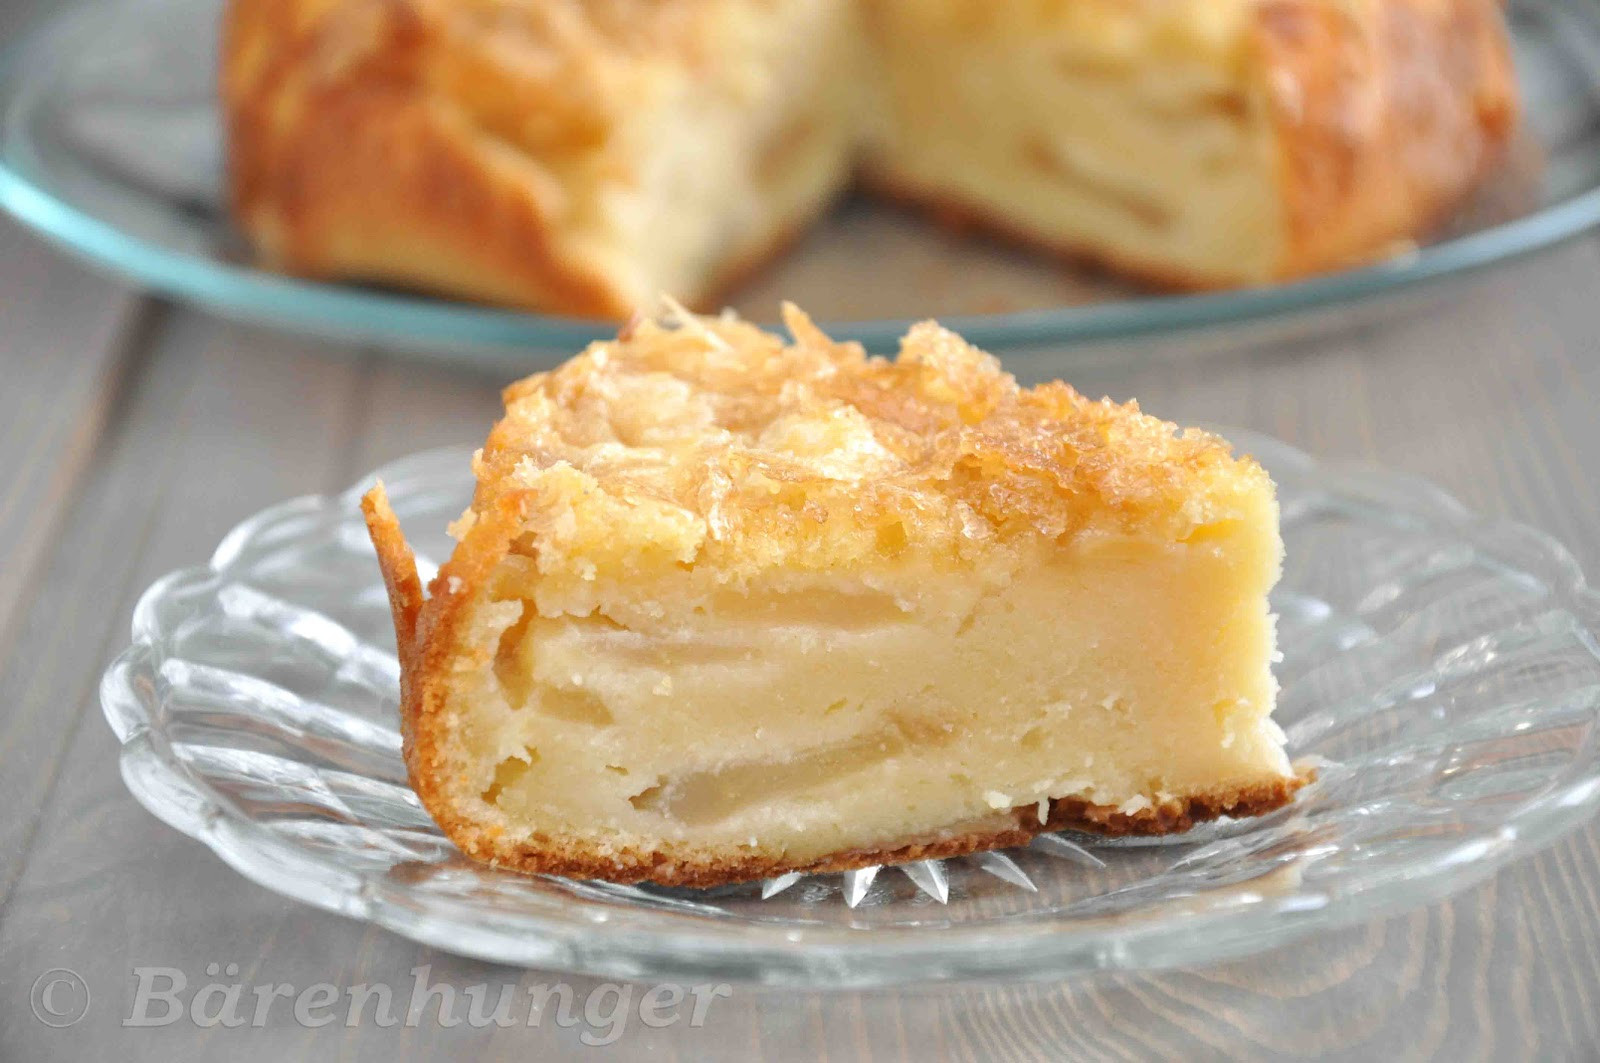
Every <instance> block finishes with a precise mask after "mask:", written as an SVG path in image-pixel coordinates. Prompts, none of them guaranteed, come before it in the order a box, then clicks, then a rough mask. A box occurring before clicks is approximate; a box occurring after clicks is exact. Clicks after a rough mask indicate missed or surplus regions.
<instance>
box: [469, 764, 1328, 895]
mask: <svg viewBox="0 0 1600 1063" xmlns="http://www.w3.org/2000/svg"><path fill="white" fill-rule="evenodd" d="M1309 779H1310V776H1309V775H1307V776H1302V777H1300V778H1297V779H1292V780H1287V781H1284V782H1282V783H1274V784H1270V785H1264V786H1260V787H1257V788H1256V789H1253V790H1249V791H1245V792H1240V793H1232V794H1225V795H1223V794H1202V795H1199V796H1196V797H1191V798H1188V799H1187V800H1185V801H1179V802H1174V803H1172V804H1169V805H1165V806H1162V807H1159V808H1150V809H1146V810H1144V811H1142V812H1136V813H1133V814H1131V815H1130V814H1128V813H1126V812H1121V811H1119V810H1118V809H1116V808H1114V807H1111V806H1108V805H1094V804H1090V803H1089V802H1087V801H1083V800H1081V799H1079V798H1075V797H1068V798H1063V799H1061V800H1054V801H1051V802H1050V815H1049V818H1048V819H1047V820H1046V821H1045V822H1043V823H1041V822H1040V821H1039V814H1038V812H1037V811H1036V808H1037V806H1035V805H1028V806H1027V807H1025V808H1016V809H1012V810H1011V812H1010V815H1011V817H1012V819H1013V822H1012V824H1011V825H1010V826H1007V827H1004V828H1000V829H997V830H993V831H988V832H976V833H972V834H964V835H960V836H958V837H952V838H937V839H931V840H928V841H924V842H917V843H915V844H912V845H902V846H900V847H898V848H895V849H879V850H872V851H865V850H854V851H851V852H846V853H837V854H835V855H832V856H829V857H827V858H825V859H823V860H817V861H814V862H812V863H809V864H793V863H789V862H787V861H784V860H776V859H772V858H769V857H764V856H752V857H750V858H749V859H747V860H739V861H730V860H715V859H712V860H705V861H702V862H690V861H684V860H670V859H667V858H665V857H663V856H661V855H660V854H659V853H648V852H644V853H635V852H628V853H621V854H618V855H617V856H616V857H615V858H614V859H610V860H600V859H596V858H595V857H594V856H593V855H592V854H587V853H563V854H553V853H539V854H532V853H529V852H528V851H527V850H526V849H524V848H521V847H516V846H505V847H502V846H499V845H497V844H496V843H495V840H494V839H493V838H489V837H480V838H479V840H480V841H481V844H479V845H473V846H472V847H471V848H470V849H469V850H468V852H467V855H469V856H471V857H473V858H474V859H478V860H484V861H487V862H488V863H491V864H494V865H495V866H496V867H504V868H508V869H510V870H514V871H520V872H523V873H524V874H536V875H562V876H566V877H570V878H598V879H604V880H606V881H607V882H655V883H658V884H660V885H663V886H688V887H691V888H695V889H704V888H709V887H712V886H722V885H727V884H728V883H730V882H748V881H751V880H754V879H764V878H772V877H774V876H776V875H781V874H785V873H787V872H790V871H800V872H830V871H854V870H856V869H857V868H863V867H875V866H877V865H879V864H901V863H907V862H910V861H913V860H932V859H942V858H944V857H950V856H965V855H966V854H968V853H976V852H981V851H984V850H988V849H1009V848H1012V847H1014V846H1019V845H1025V844H1026V843H1027V842H1028V841H1029V839H1031V838H1033V837H1034V836H1035V835H1038V834H1045V833H1050V832H1053V831H1062V830H1079V831H1086V832H1089V833H1092V834H1104V835H1106V836H1108V837H1123V836H1127V835H1146V836H1149V835H1160V834H1174V833H1179V832H1182V831H1186V830H1188V829H1189V828H1190V827H1192V826H1194V825H1195V824H1196V823H1203V822H1206V821H1208V820H1213V819H1219V818H1221V817H1223V816H1238V817H1245V816H1259V815H1261V814H1262V813H1265V812H1271V811H1272V810H1273V809H1275V808H1280V807H1282V806H1283V805H1286V804H1288V803H1289V801H1290V800H1291V799H1293V797H1294V795H1295V792H1296V791H1297V790H1299V789H1300V787H1301V786H1303V785H1305V783H1306V782H1308V781H1309ZM473 830H475V828H473V827H471V826H470V825H468V824H460V825H458V826H457V828H456V830H454V831H450V832H449V833H450V834H451V835H452V837H454V838H455V839H456V841H457V843H458V844H460V843H461V840H462V837H463V835H465V834H467V833H468V832H471V831H473Z"/></svg>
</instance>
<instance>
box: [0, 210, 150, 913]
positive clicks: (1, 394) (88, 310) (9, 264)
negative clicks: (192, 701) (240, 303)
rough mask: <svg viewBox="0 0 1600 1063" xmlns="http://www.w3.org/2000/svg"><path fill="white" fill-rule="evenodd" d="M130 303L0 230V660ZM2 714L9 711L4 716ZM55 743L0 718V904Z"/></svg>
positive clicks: (134, 324) (10, 717)
mask: <svg viewBox="0 0 1600 1063" xmlns="http://www.w3.org/2000/svg"><path fill="white" fill-rule="evenodd" d="M141 306H142V304H141V303H140V302H139V301H138V300H137V299H136V298H135V297H134V296H133V295H132V294H131V293H129V292H128V291H127V289H126V288H125V287H123V286H122V285H120V284H117V283H114V282H112V281H109V280H106V279H104V278H100V277H96V276H93V275H91V274H89V273H87V272H85V271H84V270H83V269H82V268H81V267H80V266H78V265H76V264H75V263H72V262H69V261H67V260H66V259H65V258H64V257H63V256H62V255H60V254H59V253H58V252H56V251H54V250H51V249H50V248H47V247H45V246H44V245H43V244H42V243H40V242H39V241H38V240H37V239H36V238H34V237H32V236H30V235H27V234H25V233H24V232H23V231H22V230H21V229H20V228H19V227H18V226H17V225H16V224H14V223H12V222H10V221H8V220H0V321H3V322H4V327H3V328H0V461H3V463H4V469H5V472H4V475H3V476H0V653H4V652H5V651H6V650H7V649H9V648H10V647H11V646H12V645H13V643H14V642H15V640H16V638H17V637H18V633H19V629H20V628H21V627H22V626H23V625H24V624H25V623H26V622H27V620H28V619H29V617H30V612H29V610H28V609H27V607H26V603H27V602H28V600H29V599H30V597H31V595H32V593H33V592H34V583H35V581H36V580H37V578H38V574H39V569H40V567H41V564H42V562H43V559H44V556H45V554H46V551H47V548H48V547H49V546H50V544H51V542H52V541H53V538H54V536H55V535H56V534H57V533H58V531H59V529H60V526H61V524H62V521H63V519H64V515H65V513H66V511H67V509H68V506H69V504H70V502H71V500H72V498H73V492H74V491H75V490H76V489H77V488H78V486H79V485H80V483H81V481H82V479H83V478H84V476H85V474H86V472H87V470H88V465H89V462H90V459H91V455H92V454H93V452H94V446H95V443H96V440H97V439H98V438H99V437H100V434H101V432H102V431H103V429H104V427H105V424H106V421H107V418H108V417H109V416H110V413H111V411H112V409H113V406H114V404H115V402H116V400H117V396H118V395H119V394H120V391H121V384H122V382H123V380H124V377H125V370H127V369H128V364H129V359H128V358H127V357H125V355H127V353H128V352H129V349H130V344H131V343H133V342H136V339H137V335H138V333H139V324H140V322H141V320H142V317H141V309H140V308H141ZM7 707H8V708H10V706H7ZM64 748H65V734H64V733H63V732H62V731H61V730H60V729H59V728H58V726H57V721H56V720H54V719H52V718H51V716H50V715H49V714H43V715H41V714H28V713H23V712H17V711H7V712H0V755H3V756H4V759H5V762H6V764H7V770H6V771H4V772H0V807H5V808H7V809H12V810H15V811H14V814H13V815H11V816H9V817H7V819H6V823H5V825H4V826H0V845H3V846H4V849H3V850H0V851H5V852H7V853H8V854H12V855H11V856H10V857H9V858H8V859H6V860H3V861H0V898H3V897H4V895H5V893H6V891H7V890H8V889H9V886H10V883H11V881H12V879H13V878H14V876H15V875H16V874H17V873H19V872H20V870H21V867H22V863H23V861H22V859H21V858H20V855H18V854H19V849H18V848H17V847H16V844H15V843H17V842H19V841H20V840H21V839H22V838H24V837H25V836H26V834H27V832H28V830H29V829H31V824H32V823H33V822H34V821H35V819H36V815H37V812H38V809H39V806H40V803H41V801H42V799H43V796H44V793H45V788H46V787H47V786H48V783H49V779H50V774H51V766H52V765H53V764H55V763H57V761H58V759H59V754H60V752H61V750H62V749H64Z"/></svg>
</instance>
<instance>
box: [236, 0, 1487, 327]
mask: <svg viewBox="0 0 1600 1063" xmlns="http://www.w3.org/2000/svg"><path fill="white" fill-rule="evenodd" d="M491 9H492V10H493V14H492V15H491V13H490V12H491ZM1250 9H1251V16H1250V25H1251V29H1250V31H1249V34H1250V49H1251V51H1252V52H1253V55H1254V57H1255V59H1254V62H1255V65H1256V66H1257V68H1258V70H1259V71H1260V74H1259V77H1260V78H1261V79H1263V80H1264V81H1265V82H1266V84H1268V86H1269V87H1270V88H1271V90H1272V91H1271V93H1270V95H1271V99H1270V105H1269V106H1270V113H1271V121H1272V123H1273V126H1274V130H1275V141H1276V143H1277V145H1278V148H1277V150H1278V152H1279V156H1280V160H1281V161H1280V168H1281V174H1280V179H1279V187H1280V199H1281V204H1282V209H1283V210H1284V211H1285V212H1286V219H1287V241H1286V244H1285V246H1284V249H1283V253H1282V255H1281V256H1280V258H1279V261H1278V264H1277V267H1276V268H1275V269H1274V270H1273V275H1274V276H1275V277H1278V278H1285V279H1287V278H1293V277H1300V276H1305V275H1308V274H1312V273H1317V272H1321V271H1325V270H1328V269H1334V268H1338V267H1341V266H1345V265H1350V264H1353V263H1357V262H1361V261H1368V260H1371V259H1374V258H1377V257H1381V256H1382V255H1383V254H1385V253H1386V252H1388V251H1389V250H1391V249H1393V248H1394V247H1395V246H1396V245H1397V243H1398V242H1399V241H1403V240H1406V239H1414V238H1417V237H1419V236H1420V235H1422V234H1424V233H1425V232H1427V231H1428V230H1429V229H1431V228H1432V227H1433V226H1434V225H1435V224H1436V223H1437V222H1439V221H1440V220H1441V219H1442V218H1443V217H1444V216H1445V214H1446V213H1447V212H1448V211H1449V210H1450V209H1451V208H1452V207H1453V206H1454V205H1455V204H1457V203H1458V202H1459V201H1460V200H1461V199H1462V197H1463V196H1464V195H1466V194H1467V192H1469V191H1470V189H1471V188H1472V187H1473V186H1474V185H1475V184H1476V183H1477V181H1478V180H1479V178H1480V177H1481V175H1482V174H1483V173H1484V171H1485V170H1486V169H1487V168H1488V167H1489V166H1491V165H1492V163H1493V162H1494V160H1495V159H1496V157H1497V156H1498V155H1499V154H1500V152H1501V151H1502V149H1503V147H1504V145H1505V143H1506V142H1507V140H1508V138H1509V133H1510V130H1511V127H1512V125H1513V124H1514V122H1515V112H1516V95H1515V91H1516V90H1515V82H1514V77H1513V71H1512V68H1511V62H1510V56H1509V51H1508V42H1507V37H1506V33H1505V29H1504V26H1503V22H1502V18H1501V14H1500V10H1499V6H1498V2H1497V0H1384V2H1381V3H1380V2H1376V0H1350V2H1347V3H1331V2H1326V0H1256V2H1254V3H1251V4H1250ZM709 11H710V6H709V5H697V4H686V3H682V2H677V3H661V2H655V3H641V2H639V0H603V2H598V3H579V2H578V0H559V2H555V3H540V2H534V0H522V2H518V3H512V4H502V5H500V6H499V7H494V6H493V5H488V4H486V3H484V2H482V0H449V2H446V0H331V2H330V0H315V2H314V0H232V3H231V4H230V7H229V15H228V20H227V23H226V31H225V35H224V49H223V64H222V68H223V82H222V84H223V93H222V95H223V102H224V111H225V120H226V126H227V132H228V142H229V180H230V189H231V197H232V201H233V208H234V213H235V216H236V218H237V220H238V223H239V225H240V227H241V229H243V231H244V232H245V233H246V235H247V236H248V237H249V238H250V240H251V241H252V243H253V244H254V245H255V246H256V248H257V249H258V251H259V253H260V254H261V256H262V257H263V259H264V260H266V261H267V262H268V263H269V264H271V265H273V266H275V267H277V268H281V269H284V270H286V271H288V272H293V273H300V274H305V275H309V276H316V277H323V278H352V279H359V280H370V281H378V282H383V283H390V284H396V285H401V286H406V287H413V288H418V289H421V290H426V291H435V292H440V293H443V294H448V295H453V296H457V297H461V298H467V299H473V300H481V301H486V302H491V303H498V304H504V305H508V306H516V307H522V308H527V309H538V310H546V311H556V312H560V313H566V314H572V315H578V316H584V317H596V318H610V319H620V318H624V317H626V316H627V315H628V314H629V313H630V312H632V311H633V310H634V309H635V307H634V305H633V303H634V297H633V295H631V294H630V293H628V292H625V291H623V290H621V289H620V288H619V286H618V284H617V283H616V282H615V281H614V280H613V279H611V278H609V277H608V276H607V273H606V271H605V270H604V269H603V268H602V267H601V266H599V265H598V264H596V263H595V262H594V261H591V260H588V259H586V258H585V257H583V256H582V255H580V254H578V253H576V252H575V251H570V250H567V249H566V245H565V244H564V243H563V241H562V236H563V233H564V231H565V228H566V226H567V224H568V223H567V222H566V221H565V220H564V217H563V213H562V209H563V204H564V195H563V191H562V188H561V185H560V182H559V181H558V180H557V178H556V177H555V176H554V171H555V168H558V167H571V166H572V165H573V164H574V160H575V159H578V158H582V157H585V152H587V151H589V150H590V149H591V148H592V147H593V146H594V145H595V144H597V143H599V142H601V141H603V140H604V139H605V138H606V136H607V135H608V132H609V131H610V130H611V129H612V127H613V125H614V124H615V123H616V122H617V121H618V113H619V111H618V109H619V108H623V107H626V106H627V103H628V100H629V99H630V96H631V93H630V91H629V90H628V89H627V88H626V84H627V82H626V79H625V77H624V75H623V74H622V73H619V71H622V70H625V69H626V67H627V64H628V63H629V62H631V61H634V60H636V59H637V58H638V57H639V56H641V55H644V54H647V53H649V52H651V51H652V50H653V51H654V52H656V53H658V54H659V53H667V54H670V55H672V56H673V57H674V58H675V60H676V61H681V62H686V63H695V62H704V61H706V59H707V57H706V56H704V55H700V54H698V52H699V51H703V50H704V47H705V40H706V39H707V35H706V34H705V33H704V32H703V29H704V27H703V26H702V25H700V23H701V22H702V21H703V20H704V19H705V18H706V17H708V16H707V14H706V13H707V12H709ZM510 54H521V55H523V56H524V57H526V56H528V55H532V56H535V57H537V59H538V61H537V62H508V61H505V56H506V55H510ZM529 115H536V116H537V117H538V120H537V121H528V120H527V117H528V116H529ZM878 183H880V184H881V183H883V182H881V181H880V182H878ZM891 191H892V193H893V194H895V195H896V196H898V197H899V198H904V199H912V200H917V201H921V202H931V203H933V204H934V205H935V207H936V209H935V211H934V213H935V214H937V215H940V216H943V217H960V218H963V219H965V220H967V221H969V222H970V221H975V222H977V223H979V224H981V225H982V226H983V227H984V228H986V229H990V230H993V231H995V232H998V233H1000V234H1002V235H1005V236H1008V237H1012V238H1017V239H1019V240H1020V242H1023V243H1027V244H1030V245H1036V246H1037V245H1041V244H1044V245H1047V246H1048V247H1049V249H1050V250H1052V251H1055V252H1057V253H1061V254H1064V255H1067V256H1069V257H1072V258H1086V259H1090V260H1093V261H1096V262H1099V263H1102V264H1105V265H1107V266H1110V267H1111V268H1113V269H1115V270H1118V271H1121V272H1126V273H1129V274H1131V275H1133V276H1135V277H1138V278H1140V279H1142V280H1144V281H1147V282H1150V283H1153V284H1156V285H1160V286H1163V287H1174V288H1180V289H1202V288H1213V287H1219V286H1228V285H1230V284H1231V283H1232V280H1231V279H1230V278H1224V277H1218V276H1207V275H1202V274H1199V273H1197V272H1196V271H1194V270H1192V269H1184V268H1182V267H1179V266H1176V265H1175V264H1172V263H1167V262H1162V261H1150V260H1146V259H1144V258H1141V257H1139V256H1135V255H1132V254H1129V253H1128V252H1126V251H1125V250H1118V249H1112V248H1101V249H1089V248H1084V247H1079V246H1076V245H1072V244H1070V243H1067V244H1063V243H1062V242H1059V241H1047V240H1040V239H1039V237H1038V235H1037V234H1035V233H1032V232H1030V231H1028V230H1027V228H1026V227H1023V226H1019V225H1017V224H1016V223H1015V222H1014V221H1010V220H1008V219H1004V218H998V217H994V216H992V215H990V214H988V213H986V212H982V211H979V210H975V209H972V208H971V207H969V206H965V205H963V204H961V203H960V202H957V201H955V200H954V199H953V198H952V197H950V196H948V195H946V194H944V193H941V192H940V191H939V190H937V189H918V188H910V187H907V186H905V185H904V184H903V183H902V184H899V185H896V186H894V187H892V188H891ZM780 242H781V241H773V243H774V244H778V243H780ZM740 256H741V261H740V262H737V263H729V264H725V265H724V267H723V268H722V269H721V270H718V271H716V273H717V275H716V276H714V277H711V278H709V279H708V281H707V284H706V290H705V291H701V292H684V293H681V294H683V295H685V297H687V298H688V299H689V300H690V301H691V302H693V303H696V304H699V305H705V304H707V303H709V302H712V301H713V299H712V296H713V295H714V294H715V293H716V292H718V291H721V290H723V289H724V288H725V287H726V286H727V284H728V283H730V278H731V277H736V276H737V275H738V274H739V273H741V272H743V271H744V270H743V267H744V266H746V265H748V264H750V263H756V262H759V261H760V260H761V259H762V258H763V257H765V256H763V255H761V254H756V253H752V252H750V251H748V250H745V251H742V252H741V253H740Z"/></svg>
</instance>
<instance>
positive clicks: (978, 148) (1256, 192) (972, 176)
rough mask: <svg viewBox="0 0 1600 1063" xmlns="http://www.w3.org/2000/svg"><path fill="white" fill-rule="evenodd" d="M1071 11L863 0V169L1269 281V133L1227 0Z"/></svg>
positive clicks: (1003, 219)
mask: <svg viewBox="0 0 1600 1063" xmlns="http://www.w3.org/2000/svg"><path fill="white" fill-rule="evenodd" d="M1082 6H1083V7H1084V8H1085V9H1091V10H1088V11H1087V14H1085V15H1083V16H1081V17H1082V19H1083V22H1084V24H1083V25H1073V26H1067V27H1063V26H1061V25H1060V24H1059V22H1060V20H1063V19H1064V20H1066V21H1068V22H1071V21H1073V19H1072V16H1071V15H1070V13H1064V14H1055V15H1050V16H1048V17H1046V16H1043V15H1041V14H1039V13H1037V12H1036V11H1034V9H1033V7H1032V6H1031V5H997V6H996V7H995V8H994V9H993V10H992V11H989V12H987V13H982V14H979V13H976V12H975V11H974V10H972V9H970V6H969V5H960V4H956V5H952V4H948V3H938V2H933V3H930V2H928V0H878V2H876V3H874V4H872V5H870V7H869V10H870V11H872V12H873V19H872V21H871V25H872V26H873V29H874V32H875V34H876V36H877V38H878V40H879V41H880V42H881V43H880V46H879V47H878V48H877V50H876V53H875V54H876V56H877V61H878V63H879V65H880V68H881V69H880V75H879V76H880V79H881V82H882V90H881V95H880V97H879V99H880V103H879V113H878V115H877V120H876V121H875V122H874V123H873V125H872V129H871V135H870V137H869V144H868V160H867V166H868V171H869V174H870V175H871V176H872V178H873V179H874V180H875V181H876V182H877V183H879V184H882V185H884V186H886V187H887V188H888V189H889V190H890V191H891V192H895V191H899V192H901V193H904V194H910V195H913V196H916V197H919V198H926V199H933V200H935V201H937V202H939V203H940V204H942V205H948V206H954V207H957V208H960V209H968V210H971V211H974V212H976V213H978V214H981V215H983V216H985V217H986V218H988V219H990V220H993V221H997V222H1000V223H1002V224H1004V225H1005V226H1006V227H1008V228H1010V229H1011V230H1012V231H1014V232H1020V233H1026V234H1027V235H1028V238H1029V239H1030V240H1033V241H1036V242H1039V243H1042V244H1046V245H1054V246H1056V247H1059V248H1067V249H1073V250H1076V251H1081V252H1083V253H1086V254H1088V255H1090V256H1095V255H1099V256H1101V257H1103V258H1105V259H1107V260H1109V261H1111V262H1112V263H1113V264H1116V265H1123V266H1129V267H1133V268H1141V269H1145V270H1155V271H1160V272H1164V273H1166V274H1167V275H1168V276H1169V279H1173V280H1179V281H1182V280H1201V281H1206V282H1209V283H1215V282H1219V281H1225V282H1229V283H1247V282H1251V281H1260V280H1264V279H1267V278H1268V277H1270V276H1271V274H1272V272H1273V270H1274V269H1275V267H1276V266H1277V265H1278V263H1279V260H1280V258H1281V255H1282V253H1283V246H1284V243H1285V239H1286V237H1285V232H1284V228H1285V218H1284V215H1283V211H1282V207H1281V204H1280V202H1279V197H1278V195H1277V192H1276V189H1277V187H1278V174H1277V170H1276V164H1275V161H1274V152H1275V150H1276V141H1275V137H1274V133H1273V129H1272V125H1271V121H1270V117H1269V113H1268V103H1267V100H1266V99H1265V93H1264V90H1263V88H1262V87H1261V86H1260V85H1259V84H1258V83H1257V82H1256V80H1255V79H1253V78H1251V77H1249V76H1248V75H1247V74H1246V73H1245V71H1246V69H1247V66H1246V63H1247V57H1246V54H1245V49H1244V47H1243V45H1242V43H1241V41H1242V39H1243V35H1242V33H1240V32H1238V27H1237V26H1236V23H1238V21H1239V18H1240V11H1239V9H1238V6H1237V5H1216V4H1210V5H1209V6H1207V5H1206V4H1202V3H1196V2H1195V0H1179V2H1176V3H1173V4H1172V5H1171V8H1170V11H1169V14H1168V15H1167V16H1166V17H1160V16H1158V15H1156V14H1153V13H1148V12H1143V6H1141V5H1126V6H1125V7H1124V9H1123V10H1122V11H1121V12H1120V13H1118V12H1116V11H1115V10H1112V11H1110V12H1109V13H1108V12H1107V11H1106V10H1104V9H1105V8H1106V6H1107V5H1103V4H1094V3H1089V4H1084V5H1082ZM1141 12H1142V13H1141ZM1091 15H1092V16H1094V17H1089V16H1091Z"/></svg>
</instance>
